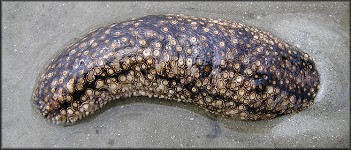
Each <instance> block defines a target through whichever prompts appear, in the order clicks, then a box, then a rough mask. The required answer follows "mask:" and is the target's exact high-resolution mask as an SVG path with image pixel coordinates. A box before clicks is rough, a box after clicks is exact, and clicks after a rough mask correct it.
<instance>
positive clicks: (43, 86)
mask: <svg viewBox="0 0 351 150" xmlns="http://www.w3.org/2000/svg"><path fill="white" fill-rule="evenodd" d="M319 79H320V77H319V74H318V72H317V70H316V67H315V64H314V62H313V59H312V58H311V57H310V56H309V55H308V54H306V53H304V52H302V51H300V50H298V49H297V48H296V47H294V46H292V45H290V44H288V43H285V42H284V41H282V40H280V39H278V38H276V37H274V36H273V35H272V34H270V33H269V32H266V31H263V30H260V29H256V28H254V27H250V26H247V25H244V24H242V23H239V22H236V21H229V20H221V19H208V18H197V17H191V16H184V15H172V14H169V15H151V16H145V17H141V18H137V19H131V20H128V21H124V22H121V23H114V24H110V25H108V26H105V27H101V28H99V29H97V30H95V31H93V32H91V33H89V34H87V35H86V36H84V37H83V38H81V39H80V40H79V41H77V42H76V43H74V44H72V45H70V46H68V48H66V49H65V50H64V51H63V52H62V53H61V54H59V55H58V57H56V58H55V59H54V60H53V61H52V62H51V63H50V64H49V65H48V66H47V68H46V69H45V70H44V72H43V73H42V75H41V76H40V77H39V79H38V83H37V85H36V89H35V91H34V93H33V104H34V106H35V109H36V111H38V112H39V113H40V114H41V115H42V116H44V117H45V118H46V119H48V120H49V121H50V122H52V123H55V124H72V123H75V122H76V121H77V120H80V119H83V118H84V117H86V116H88V115H89V114H91V113H93V112H94V111H96V110H98V109H99V108H101V107H103V106H104V105H105V104H106V103H108V102H110V101H112V100H117V99H119V98H123V97H130V96H149V97H158V98H164V99H170V100H176V101H182V102H191V103H194V104H196V105H198V106H199V107H201V108H204V109H206V110H208V111H209V112H212V113H215V114H217V115H222V116H226V117H230V118H235V119H242V120H260V119H271V118H275V117H277V116H280V115H284V114H289V113H293V112H299V111H300V110H303V109H305V108H307V107H309V106H311V105H312V104H313V102H314V98H315V97H316V95H317V92H318V90H319V88H320V87H319V86H320V85H319V84H320V81H319Z"/></svg>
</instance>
